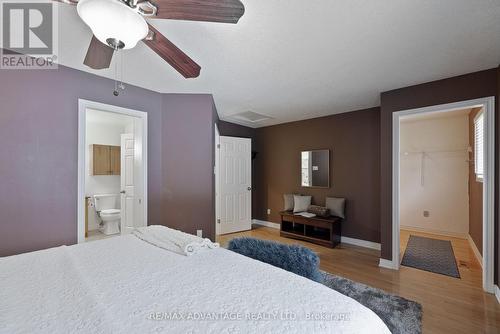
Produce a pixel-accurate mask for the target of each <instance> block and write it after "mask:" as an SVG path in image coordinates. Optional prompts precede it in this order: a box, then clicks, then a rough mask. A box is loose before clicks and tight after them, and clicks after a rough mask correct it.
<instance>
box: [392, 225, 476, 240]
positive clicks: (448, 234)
mask: <svg viewBox="0 0 500 334" xmlns="http://www.w3.org/2000/svg"><path fill="white" fill-rule="evenodd" d="M400 228H401V229H402V230H406V231H410V232H422V233H430V234H437V235H442V236H445V237H454V238H460V239H467V236H468V234H467V233H460V232H449V231H441V230H435V229H432V228H422V227H415V226H407V225H401V226H400Z"/></svg>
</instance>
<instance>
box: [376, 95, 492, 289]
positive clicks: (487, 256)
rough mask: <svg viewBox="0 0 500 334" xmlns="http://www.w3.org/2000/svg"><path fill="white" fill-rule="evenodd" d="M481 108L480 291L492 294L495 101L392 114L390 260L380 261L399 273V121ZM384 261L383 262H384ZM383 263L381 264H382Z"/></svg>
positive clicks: (437, 106)
mask: <svg viewBox="0 0 500 334" xmlns="http://www.w3.org/2000/svg"><path fill="white" fill-rule="evenodd" d="M474 107H483V108H484V115H485V127H484V134H485V135H484V138H485V139H486V140H485V143H484V153H485V154H484V160H485V161H484V166H485V171H484V179H483V266H482V267H483V275H482V276H483V290H484V291H486V292H489V293H494V281H493V279H494V278H493V277H494V276H493V275H494V265H493V259H494V249H493V248H494V219H495V202H494V201H495V98H494V97H492V96H491V97H485V98H479V99H474V100H467V101H461V102H455V103H447V104H441V105H435V106H429V107H423V108H416V109H408V110H402V111H398V112H394V113H393V114H392V261H387V260H384V259H381V261H380V264H381V266H383V267H390V268H391V269H396V270H399V266H400V258H399V252H400V240H399V238H400V235H399V233H400V221H399V211H400V205H399V204H400V200H399V196H400V192H399V191H400V183H399V181H400V153H399V151H400V143H399V141H400V118H401V117H402V116H408V115H415V114H423V113H429V112H434V113H435V112H447V111H452V110H460V109H466V108H474ZM385 261H386V262H385ZM384 262H385V263H384Z"/></svg>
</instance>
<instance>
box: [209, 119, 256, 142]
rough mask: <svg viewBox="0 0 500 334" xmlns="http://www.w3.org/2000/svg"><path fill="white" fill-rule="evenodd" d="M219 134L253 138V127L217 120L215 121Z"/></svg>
mask: <svg viewBox="0 0 500 334" xmlns="http://www.w3.org/2000/svg"><path fill="white" fill-rule="evenodd" d="M217 126H218V127H219V133H220V135H221V136H228V137H241V138H252V139H253V138H255V129H253V128H249V127H246V126H243V125H239V124H234V123H229V122H226V121H219V122H218V123H217Z"/></svg>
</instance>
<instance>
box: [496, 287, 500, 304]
mask: <svg viewBox="0 0 500 334" xmlns="http://www.w3.org/2000/svg"><path fill="white" fill-rule="evenodd" d="M495 297H497V302H498V303H499V304H500V289H499V288H498V285H495Z"/></svg>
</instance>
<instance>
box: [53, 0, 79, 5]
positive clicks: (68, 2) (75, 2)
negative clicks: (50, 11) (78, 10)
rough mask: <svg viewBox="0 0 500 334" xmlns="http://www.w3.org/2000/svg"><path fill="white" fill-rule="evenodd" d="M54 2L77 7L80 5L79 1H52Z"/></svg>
mask: <svg viewBox="0 0 500 334" xmlns="http://www.w3.org/2000/svg"><path fill="white" fill-rule="evenodd" d="M52 1H55V2H61V3H66V4H68V5H75V6H76V5H77V4H78V0H52Z"/></svg>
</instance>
